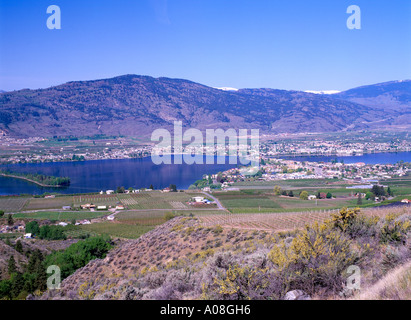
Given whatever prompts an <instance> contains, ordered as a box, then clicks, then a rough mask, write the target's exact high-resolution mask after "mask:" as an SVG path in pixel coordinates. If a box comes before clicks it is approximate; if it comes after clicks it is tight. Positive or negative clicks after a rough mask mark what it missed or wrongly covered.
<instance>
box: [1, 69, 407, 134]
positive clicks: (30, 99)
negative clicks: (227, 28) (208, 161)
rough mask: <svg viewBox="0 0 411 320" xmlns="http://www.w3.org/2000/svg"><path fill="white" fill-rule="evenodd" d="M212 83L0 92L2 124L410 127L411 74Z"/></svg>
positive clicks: (97, 129) (121, 83)
mask: <svg viewBox="0 0 411 320" xmlns="http://www.w3.org/2000/svg"><path fill="white" fill-rule="evenodd" d="M223 89H225V90H222V88H220V89H218V88H212V87H208V86H205V85H202V84H199V83H195V82H192V81H188V80H183V79H170V78H153V77H149V76H139V75H124V76H119V77H115V78H111V79H102V80H94V81H75V82H68V83H66V84H62V85H59V86H55V87H50V88H47V89H38V90H29V89H24V90H18V91H12V92H3V93H0V130H2V131H4V132H6V133H7V134H8V135H11V136H17V137H30V136H44V137H49V136H56V135H58V136H67V135H74V136H85V135H88V136H89V135H94V134H107V135H126V136H146V137H149V136H150V135H151V133H152V131H153V130H154V129H156V128H171V127H172V125H173V121H175V120H180V121H182V122H183V126H185V127H187V128H188V127H191V128H198V129H200V130H205V129H208V128H212V129H217V128H221V129H228V128H234V129H260V130H261V132H262V133H265V134H277V133H304V132H337V131H353V130H367V129H384V130H398V131H404V130H409V128H410V127H411V120H410V113H411V80H404V81H393V82H387V83H381V84H375V85H370V86H364V87H359V88H354V89H351V90H348V91H344V92H340V93H335V94H324V95H322V94H315V93H310V92H302V91H287V90H276V89H239V90H227V88H223Z"/></svg>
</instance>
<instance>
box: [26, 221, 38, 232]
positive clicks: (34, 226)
mask: <svg viewBox="0 0 411 320" xmlns="http://www.w3.org/2000/svg"><path fill="white" fill-rule="evenodd" d="M26 233H31V234H35V235H38V234H39V233H40V227H39V223H38V222H37V221H32V222H28V223H26Z"/></svg>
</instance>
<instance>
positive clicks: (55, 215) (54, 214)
mask: <svg viewBox="0 0 411 320" xmlns="http://www.w3.org/2000/svg"><path fill="white" fill-rule="evenodd" d="M104 215H107V212H100V211H96V212H89V211H85V212H79V211H74V212H70V211H38V212H24V213H16V214H15V215H14V218H16V219H35V220H56V221H71V220H73V219H75V220H81V219H95V218H99V217H102V216H104Z"/></svg>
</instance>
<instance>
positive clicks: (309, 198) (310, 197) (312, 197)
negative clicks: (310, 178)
mask: <svg viewBox="0 0 411 320" xmlns="http://www.w3.org/2000/svg"><path fill="white" fill-rule="evenodd" d="M315 199H317V196H315V195H313V194H312V195H309V196H308V200H315Z"/></svg>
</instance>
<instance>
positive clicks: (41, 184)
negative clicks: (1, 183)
mask: <svg viewBox="0 0 411 320" xmlns="http://www.w3.org/2000/svg"><path fill="white" fill-rule="evenodd" d="M0 176H2V177H6V178H13V179H20V180H25V181H28V182H32V183H34V184H37V185H39V186H40V187H44V188H64V187H65V186H60V185H55V186H52V185H48V184H43V183H41V182H38V181H35V180H31V179H29V178H26V177H21V176H15V175H10V174H5V173H0Z"/></svg>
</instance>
